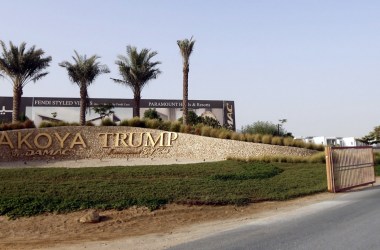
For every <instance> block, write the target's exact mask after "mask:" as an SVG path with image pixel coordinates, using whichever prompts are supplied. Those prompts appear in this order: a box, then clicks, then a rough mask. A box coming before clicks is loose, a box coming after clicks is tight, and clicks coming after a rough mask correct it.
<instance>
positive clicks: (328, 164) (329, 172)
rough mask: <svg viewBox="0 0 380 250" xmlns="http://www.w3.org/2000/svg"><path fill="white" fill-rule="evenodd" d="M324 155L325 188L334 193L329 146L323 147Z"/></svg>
mask: <svg viewBox="0 0 380 250" xmlns="http://www.w3.org/2000/svg"><path fill="white" fill-rule="evenodd" d="M325 155H326V175H327V190H328V191H329V192H331V193H335V186H334V169H333V164H332V150H331V147H330V146H327V147H326V148H325Z"/></svg>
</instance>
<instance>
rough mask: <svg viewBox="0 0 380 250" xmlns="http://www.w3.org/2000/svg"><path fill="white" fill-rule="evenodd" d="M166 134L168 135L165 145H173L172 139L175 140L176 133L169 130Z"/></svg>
mask: <svg viewBox="0 0 380 250" xmlns="http://www.w3.org/2000/svg"><path fill="white" fill-rule="evenodd" d="M168 134H169V135H168V145H167V147H171V146H173V144H172V143H173V141H175V140H177V138H178V134H177V133H174V132H169V133H168Z"/></svg>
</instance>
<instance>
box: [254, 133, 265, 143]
mask: <svg viewBox="0 0 380 250" xmlns="http://www.w3.org/2000/svg"><path fill="white" fill-rule="evenodd" d="M262 137H263V136H262V135H261V134H255V135H254V141H255V142H256V143H261V140H262Z"/></svg>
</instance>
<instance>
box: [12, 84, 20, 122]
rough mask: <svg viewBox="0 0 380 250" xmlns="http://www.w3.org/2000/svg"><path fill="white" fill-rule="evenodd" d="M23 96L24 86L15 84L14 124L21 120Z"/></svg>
mask: <svg viewBox="0 0 380 250" xmlns="http://www.w3.org/2000/svg"><path fill="white" fill-rule="evenodd" d="M21 96H22V86H21V85H20V84H18V83H15V84H14V85H13V112H12V122H13V123H15V122H17V121H19V120H20V104H21Z"/></svg>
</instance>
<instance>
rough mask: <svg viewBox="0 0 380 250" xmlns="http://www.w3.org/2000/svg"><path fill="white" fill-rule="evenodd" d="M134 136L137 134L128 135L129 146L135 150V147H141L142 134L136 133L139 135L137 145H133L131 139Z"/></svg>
mask: <svg viewBox="0 0 380 250" xmlns="http://www.w3.org/2000/svg"><path fill="white" fill-rule="evenodd" d="M134 134H137V133H130V134H129V146H131V147H133V148H137V147H141V145H142V143H143V133H138V134H140V142H139V144H138V145H133V138H134V136H133V135H134Z"/></svg>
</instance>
